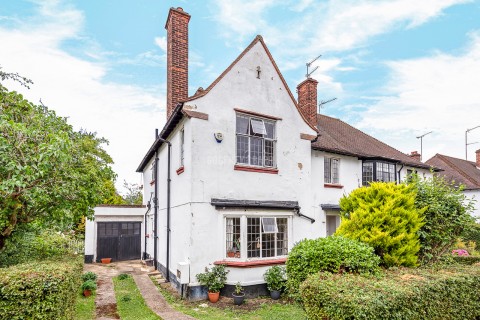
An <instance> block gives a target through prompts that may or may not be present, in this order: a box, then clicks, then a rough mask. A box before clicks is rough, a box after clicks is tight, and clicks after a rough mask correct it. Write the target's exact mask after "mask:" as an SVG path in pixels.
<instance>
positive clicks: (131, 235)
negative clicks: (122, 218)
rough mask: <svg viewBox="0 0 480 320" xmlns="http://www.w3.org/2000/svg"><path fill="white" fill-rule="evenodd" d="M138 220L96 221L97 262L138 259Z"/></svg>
mask: <svg viewBox="0 0 480 320" xmlns="http://www.w3.org/2000/svg"><path fill="white" fill-rule="evenodd" d="M140 227H141V223H140V222H98V224H97V262H99V261H100V259H101V258H112V261H120V260H133V259H140V251H141V238H140V237H141V232H140Z"/></svg>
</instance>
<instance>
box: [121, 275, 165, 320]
mask: <svg viewBox="0 0 480 320" xmlns="http://www.w3.org/2000/svg"><path fill="white" fill-rule="evenodd" d="M113 284H114V287H115V298H116V299H117V311H118V314H119V315H120V318H121V319H122V320H150V319H160V317H158V316H157V315H156V314H155V313H153V311H152V310H150V309H149V308H148V307H147V305H146V304H145V301H144V300H143V297H142V295H141V294H140V291H138V288H137V285H136V284H135V281H134V280H133V278H132V277H131V276H129V277H128V278H126V279H123V280H120V279H119V277H115V278H113Z"/></svg>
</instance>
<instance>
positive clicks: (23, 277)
mask: <svg viewBox="0 0 480 320" xmlns="http://www.w3.org/2000/svg"><path fill="white" fill-rule="evenodd" d="M82 268H83V263H82V260H81V258H79V257H76V258H71V259H68V260H51V261H42V262H38V261H37V262H31V263H24V264H18V265H15V266H12V267H8V268H0V310H1V312H0V318H1V319H11V320H20V319H57V320H59V319H73V318H74V312H75V299H76V298H77V295H78V290H79V287H80V284H81V275H82Z"/></svg>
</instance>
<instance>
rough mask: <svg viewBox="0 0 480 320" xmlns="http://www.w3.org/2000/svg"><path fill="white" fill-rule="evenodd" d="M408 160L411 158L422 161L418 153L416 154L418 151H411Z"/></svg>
mask: <svg viewBox="0 0 480 320" xmlns="http://www.w3.org/2000/svg"><path fill="white" fill-rule="evenodd" d="M408 156H409V157H410V158H413V159H415V160H417V161H421V159H422V155H421V154H420V153H418V151H412V153H411V154H409V155H408Z"/></svg>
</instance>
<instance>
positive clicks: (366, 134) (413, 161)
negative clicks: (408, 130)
mask: <svg viewBox="0 0 480 320" xmlns="http://www.w3.org/2000/svg"><path fill="white" fill-rule="evenodd" d="M322 116H324V115H322ZM325 117H328V118H330V119H334V120H337V121H340V122H342V123H344V124H346V125H347V126H349V127H350V128H352V129H354V130H357V131H359V132H360V133H361V134H363V135H365V136H368V137H370V138H372V139H373V140H375V141H377V142H378V143H381V144H383V145H385V146H387V147H388V148H391V149H393V150H395V151H397V152H399V153H401V154H404V155H405V156H407V157H409V155H408V154H405V153H403V152H401V151H400V150H398V149H396V148H394V147H392V146H391V145H389V144H387V143H385V142H383V141H380V140H378V139H377V138H375V137H374V136H371V135H369V134H368V133H365V132H364V131H362V130H360V129H357V128H355V127H354V126H352V125H351V124H349V123H347V122H345V121H343V120H341V119H339V118H333V117H329V116H325ZM335 140H336V139H335ZM410 159H411V160H412V163H411V164H414V163H416V164H421V165H425V163H423V162H421V161H417V160H416V159H414V158H411V157H410ZM397 160H399V161H401V162H405V161H402V160H401V159H397Z"/></svg>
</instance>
